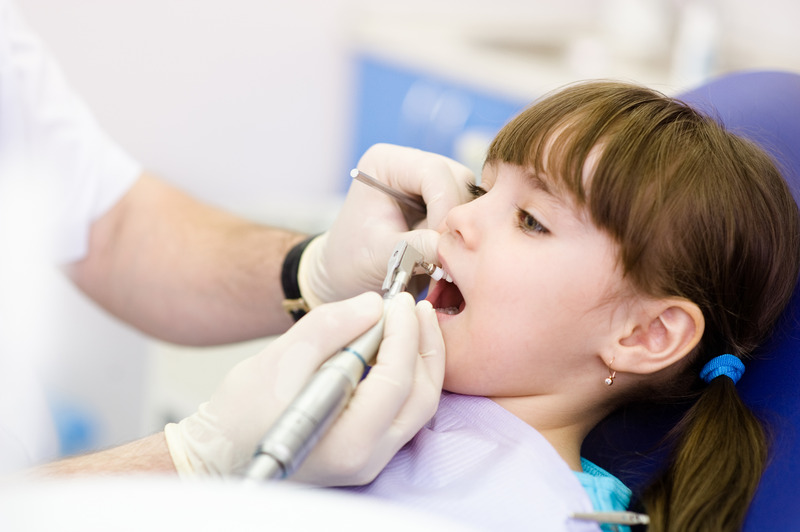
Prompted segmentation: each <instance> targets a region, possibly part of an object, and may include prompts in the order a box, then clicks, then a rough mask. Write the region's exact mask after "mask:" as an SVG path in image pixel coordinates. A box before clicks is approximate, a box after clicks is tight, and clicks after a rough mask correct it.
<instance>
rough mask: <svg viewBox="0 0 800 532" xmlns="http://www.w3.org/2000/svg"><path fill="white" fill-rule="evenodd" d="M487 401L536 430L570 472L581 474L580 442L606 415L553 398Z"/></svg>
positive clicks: (605, 413) (502, 398)
mask: <svg viewBox="0 0 800 532" xmlns="http://www.w3.org/2000/svg"><path fill="white" fill-rule="evenodd" d="M489 399H491V400H492V401H494V402H495V403H497V404H498V405H500V406H502V407H503V408H505V409H506V410H508V411H509V412H511V413H512V414H514V415H515V416H517V417H518V418H520V419H522V420H523V421H525V422H526V423H527V424H529V425H530V426H532V427H533V428H534V429H536V430H537V431H538V432H539V433H540V434H541V435H542V436H543V437H544V438H545V439H546V440H547V441H548V442H549V443H550V445H552V446H553V448H554V449H555V450H556V452H558V454H559V455H560V456H561V458H563V459H564V461H565V462H566V463H567V465H568V466H569V467H570V469H572V470H574V471H582V467H581V445H582V444H583V440H584V438H585V437H586V435H587V434H588V433H589V431H590V430H592V428H593V427H594V426H595V425H597V423H599V422H600V421H601V420H602V419H603V418H604V417H605V416H606V415H608V413H609V412H608V411H606V410H602V411H600V410H601V409H599V408H597V409H595V410H591V411H587V409H586V407H585V404H586V403H583V404H582V405H581V406H578V405H576V404H572V405H571V406H570V403H571V401H568V402H566V403H565V402H564V401H562V400H559V399H558V398H557V397H554V396H533V397H490V398H489ZM562 399H563V398H562Z"/></svg>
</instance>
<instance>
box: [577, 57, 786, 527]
mask: <svg viewBox="0 0 800 532" xmlns="http://www.w3.org/2000/svg"><path fill="white" fill-rule="evenodd" d="M678 97H679V98H680V99H681V100H683V101H685V102H686V103H688V104H690V105H692V106H693V107H694V108H696V109H699V110H701V111H703V112H705V113H706V114H708V115H709V116H711V117H713V118H716V119H717V120H719V121H720V122H721V123H723V124H724V125H725V126H726V127H727V128H728V129H729V130H730V131H733V132H735V133H737V134H739V135H741V136H744V137H747V138H749V139H751V140H753V141H755V142H757V143H758V144H760V145H761V146H762V147H763V148H764V149H766V150H767V151H768V152H769V153H770V154H772V155H773V157H774V158H775V159H776V160H777V162H778V164H779V166H780V169H781V172H782V173H783V175H784V177H785V178H786V180H787V182H788V183H789V187H790V188H791V190H792V194H793V195H794V198H795V201H798V203H800V75H798V74H793V73H787V72H741V73H735V74H729V75H726V76H723V77H721V78H719V79H716V80H713V81H711V82H709V83H707V84H705V85H702V86H701V87H699V88H697V89H694V90H692V91H690V92H687V93H685V94H682V95H678ZM798 252H799V253H800V249H798ZM798 353H800V286H798V288H796V289H795V292H794V296H793V297H792V300H791V302H790V304H789V307H788V308H787V309H786V311H785V312H784V315H783V317H782V319H781V321H780V323H779V324H778V327H777V328H776V331H775V332H774V334H773V335H772V337H771V338H770V339H769V340H768V341H767V342H766V343H765V344H764V346H763V347H762V348H761V349H760V350H759V352H758V353H757V354H756V356H757V360H756V361H754V362H750V363H748V364H747V370H746V372H745V374H744V377H742V380H741V381H740V382H739V384H738V385H737V388H738V390H739V393H740V395H741V396H742V398H743V399H744V401H745V402H746V403H747V404H748V405H749V406H750V407H751V408H752V409H753V410H754V411H755V412H756V413H757V414H759V415H760V416H761V417H762V418H763V419H764V420H765V421H766V422H767V424H768V426H769V427H770V429H771V433H772V434H771V436H772V438H773V441H772V447H771V452H770V462H769V464H768V466H767V470H766V472H765V473H764V476H763V478H762V480H761V484H760V485H759V488H758V492H757V493H756V497H755V500H754V501H753V504H752V506H751V507H750V511H749V513H748V516H747V521H746V523H745V530H747V531H760V530H794V529H797V528H798V527H800V504H798V494H800V364H798V361H797V360H795V359H796V358H797V356H798ZM681 412H682V408H681V407H659V411H658V412H656V413H655V415H654V412H653V409H648V410H647V411H641V410H640V411H636V410H634V409H630V410H627V411H624V412H618V413H617V414H615V415H614V416H612V417H611V418H610V419H609V420H607V421H606V422H604V423H602V424H601V425H600V426H599V427H598V428H597V429H596V430H595V431H594V432H593V433H592V434H591V435H590V437H589V438H587V441H586V443H585V445H584V455H585V456H586V457H587V458H589V459H590V460H593V461H596V462H597V463H598V465H601V466H603V467H606V468H608V469H609V470H610V471H611V472H613V473H614V474H616V475H618V476H619V477H620V478H621V479H622V480H623V481H624V482H626V483H627V484H628V485H630V486H632V487H637V486H640V485H641V483H642V482H643V479H644V478H646V477H647V476H649V474H651V473H652V472H653V471H654V469H655V468H657V467H658V463H659V461H660V460H661V458H660V457H658V456H656V457H650V456H647V457H646V456H645V453H648V452H649V451H650V449H651V447H652V445H653V444H654V443H655V442H656V441H657V440H658V439H660V437H661V436H662V435H663V434H664V431H665V430H666V428H667V427H668V426H670V424H671V423H672V422H673V421H674V420H675V419H676V418H677V417H678V416H680V414H681ZM654 419H659V420H660V421H659V422H658V423H656V422H654V421H653V420H654Z"/></svg>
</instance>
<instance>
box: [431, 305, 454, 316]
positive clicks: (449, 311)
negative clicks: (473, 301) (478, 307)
mask: <svg viewBox="0 0 800 532" xmlns="http://www.w3.org/2000/svg"><path fill="white" fill-rule="evenodd" d="M436 312H441V313H442V314H450V315H453V314H458V308H457V307H447V308H437V309H436Z"/></svg>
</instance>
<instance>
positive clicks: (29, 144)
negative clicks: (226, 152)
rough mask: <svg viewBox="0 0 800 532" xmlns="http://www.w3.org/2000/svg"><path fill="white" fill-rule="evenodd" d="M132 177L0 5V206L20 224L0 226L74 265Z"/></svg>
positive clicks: (128, 162) (130, 163)
mask: <svg viewBox="0 0 800 532" xmlns="http://www.w3.org/2000/svg"><path fill="white" fill-rule="evenodd" d="M140 173H141V166H140V165H139V163H138V162H137V161H135V160H134V159H133V158H132V157H130V156H129V155H128V154H127V153H125V152H124V151H123V150H122V149H121V148H120V147H119V146H118V145H117V144H115V143H114V141H112V140H111V138H110V137H108V135H106V133H105V132H104V131H103V130H102V129H101V128H100V126H99V125H98V124H97V122H96V121H95V119H94V117H93V116H92V114H91V112H90V111H89V109H88V108H87V107H86V105H85V104H84V103H83V102H82V101H81V100H80V98H78V96H77V95H76V94H74V93H73V92H72V91H71V89H70V87H69V86H68V84H67V82H66V80H65V79H64V77H63V75H62V73H61V71H60V69H59V67H58V65H57V64H56V63H55V61H54V59H53V58H52V57H51V56H50V54H49V53H48V51H47V49H46V47H45V45H44V44H43V43H42V41H41V40H40V39H39V38H38V37H37V36H36V35H35V34H34V33H33V32H32V31H31V30H30V29H29V28H28V27H27V25H26V24H25V22H24V21H23V20H22V17H21V16H20V14H19V13H18V12H17V10H16V9H15V7H14V6H13V5H12V4H11V3H10V2H9V1H7V0H0V195H1V196H2V198H0V202H2V203H1V204H0V207H6V211H8V210H9V209H10V211H12V212H13V211H17V212H16V215H17V218H19V216H20V215H21V216H22V219H23V221H20V220H19V219H13V220H10V219H8V218H7V217H6V216H3V215H0V216H2V218H0V224H3V223H4V224H21V225H23V226H24V227H25V230H26V231H28V234H27V236H26V240H27V241H28V242H30V241H31V238H35V239H36V240H37V241H42V242H45V245H44V247H45V248H46V249H45V250H44V253H46V254H47V255H48V256H49V258H50V259H52V260H54V261H55V262H59V263H63V262H71V261H74V260H78V259H80V258H81V257H83V256H84V255H85V254H86V252H87V247H88V235H89V228H90V226H91V223H92V222H93V221H94V220H95V219H97V218H98V217H100V216H101V215H102V214H103V213H105V212H106V211H107V210H108V209H110V208H111V206H113V205H114V203H116V202H117V201H118V200H119V199H120V197H121V196H122V195H123V194H124V193H125V192H126V191H127V190H128V189H129V188H130V187H131V185H132V184H133V182H134V181H135V180H136V178H137V177H138V176H139V174H140ZM24 198H27V200H26V202H23V199H24ZM7 201H11V202H12V204H11V205H10V206H9V205H7V204H6V202H7ZM17 226H19V225H17ZM6 227H8V225H6Z"/></svg>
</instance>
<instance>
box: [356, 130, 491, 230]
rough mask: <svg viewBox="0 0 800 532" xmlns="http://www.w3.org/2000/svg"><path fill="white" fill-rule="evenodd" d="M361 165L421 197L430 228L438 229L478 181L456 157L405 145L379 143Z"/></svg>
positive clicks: (391, 184) (383, 179) (427, 224)
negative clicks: (470, 186)
mask: <svg viewBox="0 0 800 532" xmlns="http://www.w3.org/2000/svg"><path fill="white" fill-rule="evenodd" d="M358 164H359V167H361V168H362V169H363V170H364V171H366V172H367V173H369V172H374V173H375V174H371V175H373V177H376V178H377V179H380V180H381V181H384V182H385V183H386V184H388V185H389V186H390V187H392V188H395V189H398V190H401V191H403V192H405V193H407V194H411V195H417V196H421V197H422V199H423V201H424V202H425V204H426V207H427V210H428V215H427V223H426V227H427V228H429V229H437V228H438V227H439V225H440V224H441V223H442V222H443V221H444V218H445V216H447V213H448V212H449V211H450V209H452V208H453V207H455V206H456V205H460V204H461V203H464V202H466V201H468V200H469V193H468V190H467V188H466V183H468V182H474V181H475V176H474V174H473V173H472V171H471V170H470V169H469V168H467V167H466V166H464V165H462V164H461V163H459V162H457V161H454V160H453V159H450V158H448V157H445V156H443V155H439V154H436V153H430V152H426V151H422V150H417V149H414V148H408V147H404V146H394V145H390V144H376V145H375V146H372V147H371V148H370V149H369V150H367V152H366V153H365V154H364V156H363V157H362V158H361V160H360V161H359V163H358Z"/></svg>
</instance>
